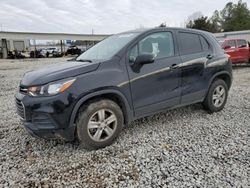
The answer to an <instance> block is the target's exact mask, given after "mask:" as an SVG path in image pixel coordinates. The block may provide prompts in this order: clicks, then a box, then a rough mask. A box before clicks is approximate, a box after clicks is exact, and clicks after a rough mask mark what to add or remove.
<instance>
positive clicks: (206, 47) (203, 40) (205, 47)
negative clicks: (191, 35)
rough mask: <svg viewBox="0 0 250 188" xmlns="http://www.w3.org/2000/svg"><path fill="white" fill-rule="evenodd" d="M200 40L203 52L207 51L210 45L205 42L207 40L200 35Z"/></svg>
mask: <svg viewBox="0 0 250 188" xmlns="http://www.w3.org/2000/svg"><path fill="white" fill-rule="evenodd" d="M200 40H201V44H202V48H203V51H208V50H209V49H210V45H209V43H208V42H207V40H206V39H205V38H204V37H203V36H201V35H200Z"/></svg>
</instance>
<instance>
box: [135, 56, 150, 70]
mask: <svg viewBox="0 0 250 188" xmlns="http://www.w3.org/2000/svg"><path fill="white" fill-rule="evenodd" d="M154 61H155V56H154V54H141V55H139V56H137V58H136V59H135V61H134V63H133V64H132V68H133V70H134V71H135V72H139V71H140V69H141V67H142V66H143V65H144V64H150V63H153V62H154Z"/></svg>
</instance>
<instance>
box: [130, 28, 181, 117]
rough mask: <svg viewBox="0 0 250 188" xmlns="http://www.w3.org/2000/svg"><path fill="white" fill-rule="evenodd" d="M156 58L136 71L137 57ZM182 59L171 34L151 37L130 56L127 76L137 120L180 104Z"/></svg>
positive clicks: (163, 33)
mask: <svg viewBox="0 0 250 188" xmlns="http://www.w3.org/2000/svg"><path fill="white" fill-rule="evenodd" d="M148 53H150V54H153V55H154V56H155V61H154V62H153V63H152V64H145V65H143V66H142V67H141V68H140V70H139V71H135V70H133V68H132V67H133V63H134V61H135V60H136V58H137V56H138V55H141V54H148ZM179 65H180V57H179V56H176V54H175V47H174V39H173V34H172V32H166V31H164V32H156V33H151V34H148V35H147V36H145V37H144V38H142V39H141V40H139V42H138V43H136V44H135V45H134V46H133V47H132V48H131V49H130V51H129V53H128V73H129V78H130V87H131V93H132V99H133V106H134V111H135V116H136V117H139V116H143V115H146V114H150V113H153V112H156V111H159V110H162V109H164V108H168V107H169V108H170V107H172V106H175V105H177V104H179V102H180V93H181V91H180V87H179V86H180V70H179V69H178V66H179Z"/></svg>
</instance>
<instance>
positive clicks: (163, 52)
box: [139, 32, 174, 58]
mask: <svg viewBox="0 0 250 188" xmlns="http://www.w3.org/2000/svg"><path fill="white" fill-rule="evenodd" d="M145 53H152V54H154V56H155V57H156V58H163V57H170V56H173V55H174V41H173V37H172V34H171V33H170V32H159V33H154V34H151V35H148V36H147V37H145V38H144V39H142V40H141V41H140V42H139V54H145Z"/></svg>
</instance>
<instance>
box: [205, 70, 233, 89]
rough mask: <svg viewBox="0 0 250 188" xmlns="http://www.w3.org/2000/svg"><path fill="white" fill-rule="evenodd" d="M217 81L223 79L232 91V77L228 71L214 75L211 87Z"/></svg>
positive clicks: (210, 82)
mask: <svg viewBox="0 0 250 188" xmlns="http://www.w3.org/2000/svg"><path fill="white" fill-rule="evenodd" d="M216 79H222V80H224V81H225V82H226V84H227V86H228V89H230V87H231V85H232V76H231V74H230V73H229V72H227V71H221V72H218V73H216V74H215V75H213V77H212V78H211V79H210V81H209V87H210V86H211V84H212V83H213V81H214V80H216Z"/></svg>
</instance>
